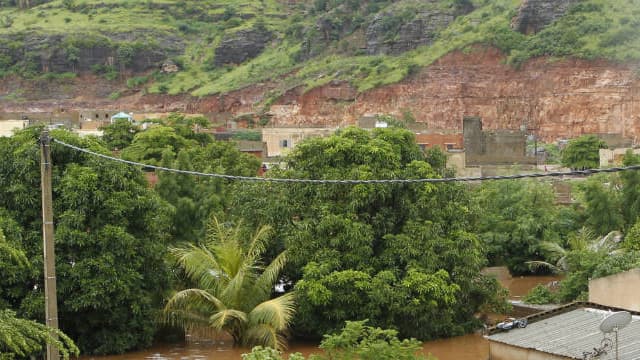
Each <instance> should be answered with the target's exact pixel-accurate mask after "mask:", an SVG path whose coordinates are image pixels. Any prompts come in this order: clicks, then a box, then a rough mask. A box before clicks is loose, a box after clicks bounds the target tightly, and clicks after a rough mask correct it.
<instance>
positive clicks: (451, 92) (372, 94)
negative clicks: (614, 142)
mask: <svg viewBox="0 0 640 360" xmlns="http://www.w3.org/2000/svg"><path fill="white" fill-rule="evenodd" d="M354 94H355V90H354V89H353V88H352V87H351V86H350V85H349V84H346V83H341V84H336V83H333V84H329V85H326V86H324V87H322V88H317V89H314V90H311V91H309V92H306V93H302V92H300V91H295V90H294V91H291V92H289V93H287V94H285V96H283V97H282V99H281V100H280V101H279V102H277V103H276V105H275V106H274V110H276V111H275V115H276V116H274V118H273V121H275V122H277V124H278V125H293V124H295V125H302V124H313V125H320V124H325V125H345V124H353V123H355V122H356V121H357V119H358V118H360V117H361V116H365V115H372V114H383V113H384V114H395V115H397V116H402V114H403V112H405V111H410V112H411V113H412V114H413V115H414V117H415V118H416V120H417V121H418V122H422V123H426V124H427V127H428V128H435V129H451V130H460V131H461V130H462V119H463V117H464V116H468V115H473V116H480V117H481V118H482V119H483V126H484V129H512V130H517V129H520V128H521V126H522V125H524V126H526V127H527V128H528V129H529V131H530V132H533V133H535V134H537V135H538V136H539V137H540V138H543V139H546V140H555V139H557V138H571V137H575V136H579V135H581V134H585V133H603V134H604V133H608V134H620V135H621V136H624V137H626V138H632V139H635V138H636V137H637V136H638V135H640V96H639V95H640V80H639V79H638V76H637V74H636V73H635V72H634V71H633V70H632V69H630V68H629V67H626V66H622V65H615V64H611V63H607V62H604V61H601V62H588V61H582V60H562V61H551V60H548V59H537V60H533V61H531V62H529V63H527V64H526V65H525V66H523V67H522V68H521V69H514V68H513V67H511V66H509V65H506V64H504V58H503V57H502V56H501V55H500V54H499V53H498V52H497V51H496V50H478V51H475V52H472V53H469V54H463V53H453V54H450V55H448V56H445V57H444V58H442V59H440V60H439V61H438V62H436V63H434V64H433V65H432V66H429V67H427V68H425V69H424V70H423V71H421V72H420V73H419V74H418V75H416V76H414V77H412V78H411V79H407V80H405V81H402V82H400V83H398V84H393V85H389V86H385V87H381V88H377V89H374V90H371V91H367V92H364V93H361V94H358V95H354Z"/></svg>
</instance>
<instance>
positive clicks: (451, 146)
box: [444, 143, 455, 150]
mask: <svg viewBox="0 0 640 360" xmlns="http://www.w3.org/2000/svg"><path fill="white" fill-rule="evenodd" d="M453 145H455V144H452V143H445V144H444V146H445V147H446V148H447V150H453Z"/></svg>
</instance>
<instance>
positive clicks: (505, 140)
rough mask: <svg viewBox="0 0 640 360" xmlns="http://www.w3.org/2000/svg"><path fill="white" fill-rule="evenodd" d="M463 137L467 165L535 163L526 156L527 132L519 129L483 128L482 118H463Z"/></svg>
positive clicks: (533, 158) (534, 160)
mask: <svg viewBox="0 0 640 360" xmlns="http://www.w3.org/2000/svg"><path fill="white" fill-rule="evenodd" d="M462 128H463V138H464V149H465V153H466V164H467V166H470V165H471V166H477V165H514V164H519V165H522V164H536V158H535V156H527V154H526V148H527V134H526V132H524V131H520V130H483V129H482V119H480V118H478V117H465V118H464V119H463V126H462Z"/></svg>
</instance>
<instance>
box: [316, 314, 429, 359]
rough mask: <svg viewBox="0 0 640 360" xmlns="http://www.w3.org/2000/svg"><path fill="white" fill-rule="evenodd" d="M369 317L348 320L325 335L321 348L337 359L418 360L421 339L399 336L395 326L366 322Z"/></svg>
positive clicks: (329, 357) (422, 357) (421, 356)
mask: <svg viewBox="0 0 640 360" xmlns="http://www.w3.org/2000/svg"><path fill="white" fill-rule="evenodd" d="M366 322H367V320H363V321H347V322H346V325H345V327H344V328H343V329H342V330H341V332H340V333H338V334H335V335H325V336H324V338H323V339H322V343H321V344H320V348H321V349H322V350H324V351H325V353H326V358H327V359H335V360H349V359H361V360H374V359H375V360H392V359H393V360H395V359H397V360H414V359H415V360H418V359H425V360H426V357H425V356H424V355H422V354H419V352H420V350H421V347H422V346H421V345H422V344H421V343H420V342H419V341H417V340H415V339H405V340H399V339H398V332H397V331H395V330H383V329H381V328H374V327H371V326H367V325H365V324H366Z"/></svg>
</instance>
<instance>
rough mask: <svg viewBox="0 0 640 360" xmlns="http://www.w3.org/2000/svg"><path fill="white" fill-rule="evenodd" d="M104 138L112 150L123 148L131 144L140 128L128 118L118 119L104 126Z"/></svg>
mask: <svg viewBox="0 0 640 360" xmlns="http://www.w3.org/2000/svg"><path fill="white" fill-rule="evenodd" d="M102 131H103V134H102V140H104V141H105V142H106V143H107V147H108V148H109V149H110V150H122V149H124V148H126V147H127V146H129V145H130V144H131V143H132V142H133V139H134V138H135V136H136V134H137V133H138V132H140V128H139V127H138V126H136V125H134V124H132V123H131V122H130V121H129V120H127V119H116V121H115V122H114V123H112V124H109V125H107V126H105V127H103V128H102Z"/></svg>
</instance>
